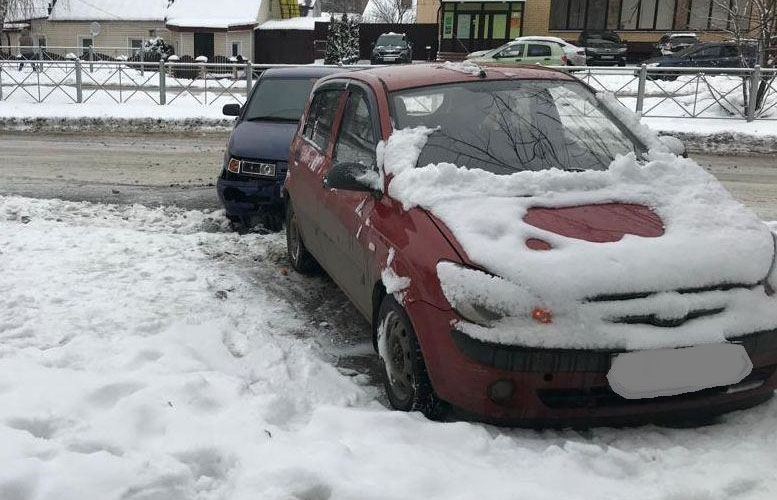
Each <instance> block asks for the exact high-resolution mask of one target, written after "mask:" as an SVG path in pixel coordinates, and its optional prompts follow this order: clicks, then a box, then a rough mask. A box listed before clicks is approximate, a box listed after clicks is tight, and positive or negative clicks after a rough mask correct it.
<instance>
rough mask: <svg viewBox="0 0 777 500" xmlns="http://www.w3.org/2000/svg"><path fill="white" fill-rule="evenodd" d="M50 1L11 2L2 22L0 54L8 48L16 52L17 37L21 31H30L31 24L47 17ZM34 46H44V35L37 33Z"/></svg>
mask: <svg viewBox="0 0 777 500" xmlns="http://www.w3.org/2000/svg"><path fill="white" fill-rule="evenodd" d="M50 3H51V0H29V1H25V2H13V3H12V4H11V5H9V6H8V12H7V13H6V16H5V20H4V22H3V29H2V30H0V31H2V37H1V38H0V46H2V47H4V48H3V49H0V52H8V51H9V47H13V48H14V49H12V51H16V50H17V49H16V47H18V44H19V36H20V35H21V32H22V30H23V29H28V30H32V28H33V24H34V23H36V22H39V21H41V20H45V19H46V18H48V17H49V7H50ZM35 42H36V44H41V45H45V44H46V35H45V34H41V33H38V34H36V37H35Z"/></svg>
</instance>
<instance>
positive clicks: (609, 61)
mask: <svg viewBox="0 0 777 500" xmlns="http://www.w3.org/2000/svg"><path fill="white" fill-rule="evenodd" d="M585 59H586V64H588V66H613V65H620V66H623V65H625V64H626V54H625V53H624V54H591V53H588V54H586V57H585Z"/></svg>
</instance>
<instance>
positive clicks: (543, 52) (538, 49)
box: [526, 44, 550, 57]
mask: <svg viewBox="0 0 777 500" xmlns="http://www.w3.org/2000/svg"><path fill="white" fill-rule="evenodd" d="M548 56H550V47H549V46H547V45H534V44H531V45H529V50H528V51H527V53H526V57H548Z"/></svg>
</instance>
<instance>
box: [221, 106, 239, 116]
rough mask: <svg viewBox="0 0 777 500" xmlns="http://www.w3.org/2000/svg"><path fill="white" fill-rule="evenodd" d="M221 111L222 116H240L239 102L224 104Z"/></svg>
mask: <svg viewBox="0 0 777 500" xmlns="http://www.w3.org/2000/svg"><path fill="white" fill-rule="evenodd" d="M221 112H222V113H223V114H224V116H240V104H225V105H224V107H223V108H221Z"/></svg>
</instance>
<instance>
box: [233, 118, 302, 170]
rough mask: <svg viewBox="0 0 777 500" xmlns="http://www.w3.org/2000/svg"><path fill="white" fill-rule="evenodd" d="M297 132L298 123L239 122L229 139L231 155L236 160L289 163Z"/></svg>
mask: <svg viewBox="0 0 777 500" xmlns="http://www.w3.org/2000/svg"><path fill="white" fill-rule="evenodd" d="M296 130H297V123H296V122H274V121H250V122H249V121H241V122H238V124H237V125H236V126H235V128H234V130H233V131H232V135H231V136H230V138H229V154H230V155H232V156H234V157H236V158H251V159H257V160H272V161H287V160H288V158H289V146H290V145H291V139H292V137H293V136H294V132H296Z"/></svg>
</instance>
